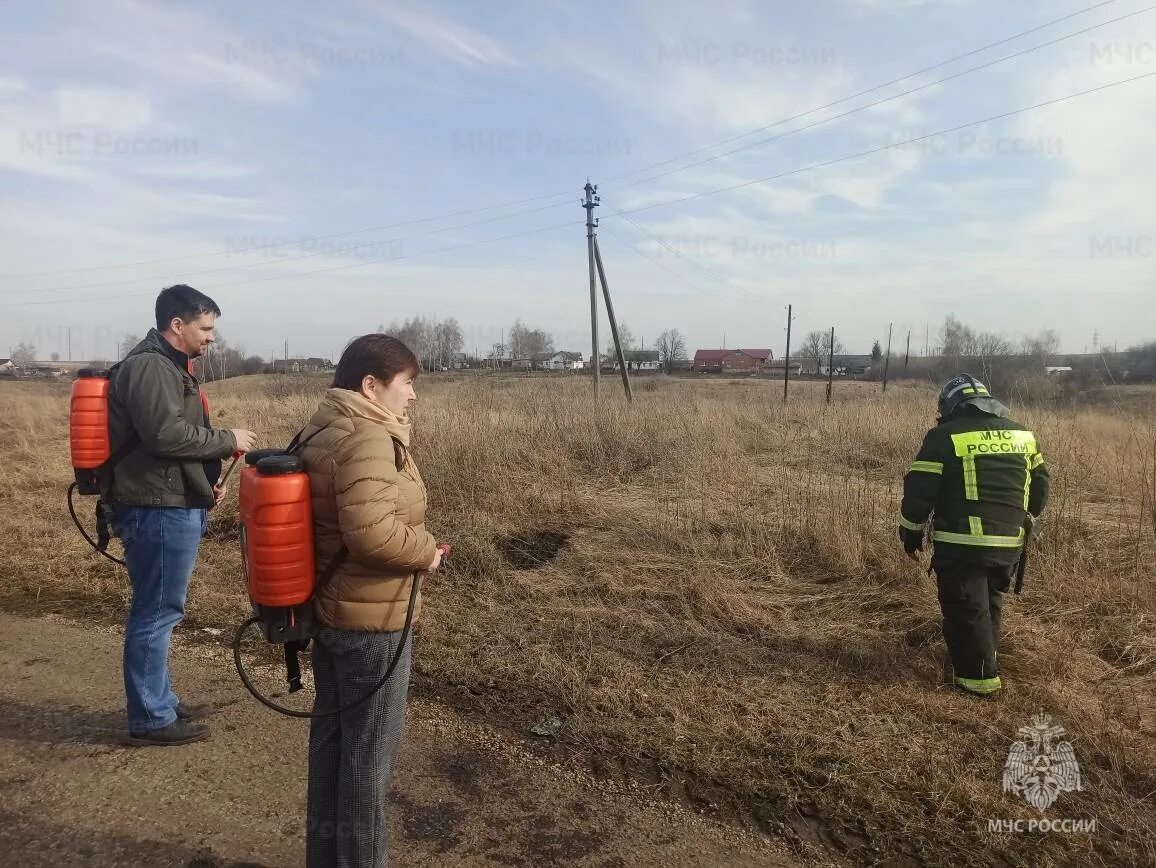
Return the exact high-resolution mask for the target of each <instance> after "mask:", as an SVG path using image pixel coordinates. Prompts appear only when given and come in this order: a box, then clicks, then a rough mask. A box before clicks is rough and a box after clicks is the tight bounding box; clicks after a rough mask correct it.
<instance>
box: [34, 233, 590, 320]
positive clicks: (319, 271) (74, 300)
mask: <svg viewBox="0 0 1156 868" xmlns="http://www.w3.org/2000/svg"><path fill="white" fill-rule="evenodd" d="M580 225H582V224H581V223H575V222H573V221H571V222H568V223H555V224H553V225H550V226H539V227H537V228H536V229H527V230H525V231H523V232H513V233H511V234H509V235H500V236H498V237H497V238H482V239H479V240H477V241H467V242H465V243H464V244H453V245H450V246H448V247H438V248H435V249H434V250H422V251H420V252H418V253H406V254H403V255H401V256H390V257H385V258H382V259H369V260H366V261H365V262H354V263H350V264H348V265H334V266H332V267H330V268H318V269H315V270H313V271H298V272H293V273H292V274H275V275H272V276H270V277H259V278H254V279H253V280H243V281H238V282H231V283H227V284H226V283H216V284H211V285H209V286H206V287H204V289H224V288H230V289H231V288H233V287H237V286H249V285H252V284H254V283H265V282H267V281H270V280H290V279H292V278H295V277H311V276H313V275H315V274H326V273H328V272H331V271H343V270H345V269H350V268H364V267H365V266H367V265H379V264H382V263H386V262H397V261H398V260H401V259H413V258H415V257H418V256H431V255H433V254H435V253H449V252H450V251H453V250H463V249H465V248H467V247H476V246H478V245H480V244H493V243H495V242H498V241H508V240H509V239H511V238H521V237H523V236H526V235H534V234H537V233H539V232H548V231H550V230H551V229H563V228H570V227H573V226H580ZM152 294H153V290H145V291H144V292H127V293H121V294H120V295H105V296H101V297H100V299H99V301H102V302H103V301H107V300H111V299H118V298H139V297H140V296H142V295H152ZM94 300H96V299H92V298H56V299H51V300H48V301H18V302H15V303H14V304H13V305H12V306H13V307H30V306H33V305H37V306H39V305H45V304H76V303H78V302H84V301H94Z"/></svg>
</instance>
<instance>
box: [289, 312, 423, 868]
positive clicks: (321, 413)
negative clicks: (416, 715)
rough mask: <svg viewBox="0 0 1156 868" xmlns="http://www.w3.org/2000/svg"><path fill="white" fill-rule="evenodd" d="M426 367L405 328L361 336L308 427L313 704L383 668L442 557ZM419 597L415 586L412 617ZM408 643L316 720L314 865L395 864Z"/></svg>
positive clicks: (336, 696) (319, 707)
mask: <svg viewBox="0 0 1156 868" xmlns="http://www.w3.org/2000/svg"><path fill="white" fill-rule="evenodd" d="M418 371H419V367H418V361H417V358H416V357H415V356H414V354H413V353H412V352H411V351H410V350H409V348H407V347H406V346H405V344H403V343H402V342H401V341H399V340H397V338H392V337H389V336H387V335H382V334H371V335H364V336H362V337H359V338H357V339H355V340H354V341H353V342H352V343H350V344H349V346H348V347H346V348H345V352H344V353H342V355H341V361H340V362H338V364H337V372H336V374H335V375H334V377H333V385H332V387H330V388H329V389H328V390H327V391H326V393H325V398H324V399H323V400H322V402H321V406H320V407H318V408H317V412H315V413H314V414H313V418H312V419H311V420H310V421H309V424H308V425H306V426H305V429H304V430H303V431H302V432H301V437H300V440H301V442H302V443H305V445H304V446H303V447H302V449H301V451H300V454H301V457H302V459H303V460H304V462H305V468H306V470H307V471H308V472H309V483H310V486H311V489H312V498H313V535H314V545H315V548H316V553H317V572H318V575H319V576H320V577H321V578H319V585H318V588H317V592H316V594H315V597H314V610H315V614H316V617H317V620H318V622H319V625H318V635H317V637H316V639H315V640H314V648H313V677H314V681H315V683H316V691H317V696H316V700H315V702H314V710H315V711H326V710H329V709H334V708H337V707H339V706H342V705H345V704H347V703H349V702H351V701H353V700H356V699H357V698H359V697H361V696H364V695H365V693H366V692H367V691H369V690H371V689H372V688H373V686H374V685H375V684H376V683H377V682H378V681H379V680H380V679H381V677H382V675H383V674H384V673H385V670H386V668H387V667H388V666H389V665H390V661H391V660H392V659H393V657H394V655H395V654H397V653H399V648H398V645H399V639H400V638H401V631H402V628H403V626H404V624H405V616H406V610H407V608H408V605H409V598H410V594H411V593H412V592H413V585H414V574H415V572H419V571H423V572H432V571H434V570H436V569H437V568H438V565H439V564H440V563H441V552H440V551H439V549H438V546H437V543H436V541H435V540H434V538H433V536H432V535H431V534H430V533H429V531H427V530H426V529H425V513H426V491H425V485H424V484H423V483H422V480H421V476H420V475H419V474H418V471H417V466H416V465H415V464H414V462H413V458H412V457H411V456H410V452H409V442H410V427H411V426H410V421H409V415H408V409H409V404H410V402H411V401H414V400H416V396H415V395H414V389H413V383H414V380H415V379H416V377H417V375H418ZM306 440H307V441H308V442H305V441H306ZM334 559H336V560H334ZM332 564H336V568H334V567H333V566H331V565H332ZM420 611H421V599H420V594H419V597H418V599H417V600H416V601H415V608H414V620H415V621H416V620H417V617H418V614H419V613H420ZM400 653H401V659H400V661H399V662H398V665H397V668H396V669H395V670H394V672H393V675H391V676H390V679H389V681H387V682H386V684H385V686H384V687H382V688H381V690H379V691H378V692H377V693H376V694H374V695H373V697H371V698H370V699H368V700H366V701H365V702H363V703H360V704H359V705H357V706H356V707H354V708H352V709H350V710H349V711H346V712H343V713H342V714H340V715H326V716H323V717H317V718H314V719H313V721H312V725H311V727H310V730H309V806H308V824H307V831H306V850H307V858H308V864H309V865H310V866H315V868H330V866H350V868H352V866H359V868H360V866H384V865H386V864H388V853H387V835H386V825H385V815H384V807H385V800H386V796H387V794H388V792H389V788H390V783H391V776H392V772H393V762H394V758H395V756H396V753H397V747H398V743H399V741H400V739H401V733H402V728H403V725H404V722H405V697H406V688H407V687H408V686H409V670H410V647H409V643H408V642H407V643H406V645H405V647H404V648H403V649H401V650H400Z"/></svg>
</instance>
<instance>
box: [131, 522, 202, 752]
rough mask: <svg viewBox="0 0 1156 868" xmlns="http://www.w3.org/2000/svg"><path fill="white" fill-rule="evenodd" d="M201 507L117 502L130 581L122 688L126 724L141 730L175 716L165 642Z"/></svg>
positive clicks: (195, 545) (180, 603) (188, 569)
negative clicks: (125, 709)
mask: <svg viewBox="0 0 1156 868" xmlns="http://www.w3.org/2000/svg"><path fill="white" fill-rule="evenodd" d="M205 520H206V511H205V510H203V509H180V508H175V507H155V506H118V507H116V509H115V519H114V526H115V530H116V535H117V536H118V537H120V539H121V542H123V543H124V562H125V565H126V566H127V567H128V576H129V579H130V580H131V581H132V606H131V607H130V608H129V613H128V623H127V624H126V625H125V630H124V692H125V696H126V697H127V698H128V728H129V731H130V732H134V733H141V732H145V731H147V730H151V729H160V728H162V727H165V726H168V725H169V724H170V723H172V722H173V721H174V720H176V719H177V701H178V700H177V696H176V694H175V693H173V687H172V682H171V680H170V678H169V642H170V640H171V639H172V635H173V628H174V627H176V626H177V624H179V623H180V622H181V619H182V618H183V617H184V616H185V598H186V597H187V596H188V593H189V577H190V576H192V574H193V566H194V565H195V564H196V561H197V550H198V549H199V548H200V546H201V537H202V536H204V533H205Z"/></svg>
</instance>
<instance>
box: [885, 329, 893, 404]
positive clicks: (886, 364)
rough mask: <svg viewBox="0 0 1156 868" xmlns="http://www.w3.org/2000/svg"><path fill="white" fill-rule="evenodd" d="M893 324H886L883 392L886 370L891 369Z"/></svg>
mask: <svg viewBox="0 0 1156 868" xmlns="http://www.w3.org/2000/svg"><path fill="white" fill-rule="evenodd" d="M894 325H895V324H894V323H887V356H886V357H885V358H884V359H883V391H884V392H886V391H887V369H888V368H889V367H891V329H892V327H893V326H894Z"/></svg>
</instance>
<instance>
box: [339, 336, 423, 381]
mask: <svg viewBox="0 0 1156 868" xmlns="http://www.w3.org/2000/svg"><path fill="white" fill-rule="evenodd" d="M420 372H421V366H420V365H419V364H418V361H417V356H415V355H414V354H413V351H412V350H411V349H410V348H409V347H407V346H406V345H405V344H403V343H402V342H401V341H399V340H398V339H397V338H393V337H390V336H389V335H383V334H378V333H375V334H370V335H362V336H361V337H359V338H354V339H353V340H352V341H350V342H349V346H347V347H346V348H345V352H343V353H342V354H341V360H340V361H339V362H338V363H337V370H336V371H335V372H334V374H333V388H335V389H349V390H350V391H352V392H356V391H358V390H359V389H360V388H361V381H362V380H364V379H365V378H366V376H368V375H369V374H373V376H375V377H377V378H378V379H379V380H381V381H382V382H383V383H388V382H390V381H391V380H392V379H393V378H394V377H396V376H397V375H398V374H407V373H408V374H412V375H413V376H415V377H416V376H417V375H418V374H419V373H420Z"/></svg>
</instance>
